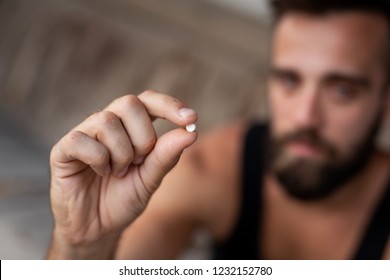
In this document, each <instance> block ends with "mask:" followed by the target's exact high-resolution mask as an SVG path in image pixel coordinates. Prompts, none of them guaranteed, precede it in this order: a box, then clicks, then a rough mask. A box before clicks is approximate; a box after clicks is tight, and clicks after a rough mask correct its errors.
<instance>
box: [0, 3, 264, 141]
mask: <svg viewBox="0 0 390 280" xmlns="http://www.w3.org/2000/svg"><path fill="white" fill-rule="evenodd" d="M267 36H268V35H267V28H265V25H264V24H263V22H262V20H261V18H258V19H257V20H255V19H253V18H252V17H249V16H248V17H245V16H244V15H243V14H242V13H234V12H232V11H231V10H225V9H221V8H220V6H214V5H212V4H209V3H207V2H203V1H190V0H165V1H158V0H148V1H139V0H113V1H104V0H78V1H76V0H74V1H72V0H67V1H60V0H36V1H28V0H4V1H2V4H1V8H0V61H2V63H1V65H0V102H1V109H2V110H3V111H4V112H6V114H7V115H9V116H11V117H12V118H13V119H15V120H16V121H17V122H18V123H20V124H23V125H24V126H25V127H27V128H29V131H30V132H32V134H33V136H34V137H38V138H39V141H40V142H41V143H43V144H44V145H46V146H47V147H49V146H51V145H52V144H53V143H54V142H55V141H56V140H58V138H59V137H60V136H62V135H63V134H64V133H66V131H68V130H69V129H70V128H71V127H72V126H74V125H75V124H77V123H78V122H80V121H81V120H82V119H84V118H85V117H86V116H87V115H89V114H90V113H92V112H94V111H96V110H99V109H102V108H103V107H104V106H105V105H107V104H108V103H109V102H110V101H111V100H113V99H114V98H116V97H118V96H121V95H124V94H127V93H132V94H138V93H141V92H142V91H144V90H146V89H155V90H159V91H162V92H165V93H168V94H171V95H174V96H177V97H179V98H181V99H183V100H184V101H186V102H187V103H188V104H190V106H192V107H193V108H195V109H197V111H198V113H199V115H200V121H199V128H200V129H201V130H202V129H206V128H209V127H211V126H213V125H215V124H218V123H221V122H224V121H228V120H230V119H233V118H236V117H242V116H248V115H257V114H261V112H262V109H264V108H262V104H263V102H261V100H262V93H263V91H264V81H263V79H264V73H265V65H266V57H267V55H266V54H267V45H268V40H267V39H268V38H267ZM159 125H160V126H164V124H159Z"/></svg>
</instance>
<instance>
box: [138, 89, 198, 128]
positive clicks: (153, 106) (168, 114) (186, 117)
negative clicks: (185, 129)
mask: <svg viewBox="0 0 390 280" xmlns="http://www.w3.org/2000/svg"><path fill="white" fill-rule="evenodd" d="M138 98H139V99H140V100H141V101H142V103H143V104H144V106H145V108H146V110H147V112H148V113H149V115H150V116H151V118H152V120H154V119H155V118H161V119H166V120H168V121H170V122H172V123H174V124H176V125H179V126H185V125H188V124H191V123H194V122H196V121H197V120H198V116H197V114H196V112H195V111H194V110H193V109H190V108H189V107H188V106H187V105H186V104H185V103H184V102H183V101H181V100H179V99H177V98H175V97H173V96H169V95H166V94H162V93H159V92H157V91H153V90H148V91H145V92H143V93H141V94H140V95H138Z"/></svg>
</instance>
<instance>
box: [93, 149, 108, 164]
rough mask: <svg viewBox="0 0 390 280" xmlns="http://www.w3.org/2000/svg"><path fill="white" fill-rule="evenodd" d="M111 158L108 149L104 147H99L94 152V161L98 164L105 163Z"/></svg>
mask: <svg viewBox="0 0 390 280" xmlns="http://www.w3.org/2000/svg"><path fill="white" fill-rule="evenodd" d="M109 159H110V154H109V152H108V150H107V149H106V148H104V147H99V148H97V149H96V151H95V154H94V161H95V163H96V165H105V164H106V163H107V162H108V161H109Z"/></svg>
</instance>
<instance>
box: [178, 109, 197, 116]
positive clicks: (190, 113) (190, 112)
mask: <svg viewBox="0 0 390 280" xmlns="http://www.w3.org/2000/svg"><path fill="white" fill-rule="evenodd" d="M195 114H196V113H195V111H194V110H192V109H188V108H181V109H180V110H179V115H180V117H182V118H187V117H191V116H194V115H195Z"/></svg>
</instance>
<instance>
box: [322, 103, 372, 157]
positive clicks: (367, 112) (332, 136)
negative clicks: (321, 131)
mask: <svg viewBox="0 0 390 280" xmlns="http://www.w3.org/2000/svg"><path fill="white" fill-rule="evenodd" d="M369 107H370V106H365V108H363V107H361V108H358V107H357V108H344V109H341V110H333V111H332V114H328V125H327V128H326V129H325V134H326V135H327V136H325V137H326V138H327V139H329V141H330V142H332V143H333V144H334V145H335V146H337V147H338V150H339V153H340V154H342V155H344V156H345V155H349V154H351V153H352V152H353V151H354V149H355V148H356V146H357V145H359V144H360V143H361V142H362V140H363V139H364V137H366V136H367V133H368V132H369V130H370V129H371V128H372V125H373V122H374V120H375V118H376V111H375V110H373V109H369Z"/></svg>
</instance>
